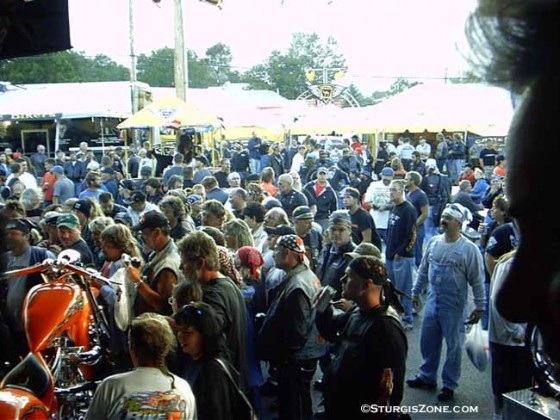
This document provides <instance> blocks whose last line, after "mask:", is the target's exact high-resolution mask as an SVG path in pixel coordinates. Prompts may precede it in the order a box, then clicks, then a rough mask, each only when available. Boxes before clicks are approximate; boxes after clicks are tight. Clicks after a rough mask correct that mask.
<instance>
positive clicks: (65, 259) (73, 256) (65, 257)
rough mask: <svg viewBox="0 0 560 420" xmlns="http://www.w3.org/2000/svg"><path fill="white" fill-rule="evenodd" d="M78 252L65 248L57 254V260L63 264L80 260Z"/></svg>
mask: <svg viewBox="0 0 560 420" xmlns="http://www.w3.org/2000/svg"><path fill="white" fill-rule="evenodd" d="M80 257H81V255H80V253H79V252H78V251H76V250H75V249H65V250H64V251H62V252H61V253H60V254H58V258H57V259H58V261H59V262H62V263H65V264H73V263H76V262H79V261H80Z"/></svg>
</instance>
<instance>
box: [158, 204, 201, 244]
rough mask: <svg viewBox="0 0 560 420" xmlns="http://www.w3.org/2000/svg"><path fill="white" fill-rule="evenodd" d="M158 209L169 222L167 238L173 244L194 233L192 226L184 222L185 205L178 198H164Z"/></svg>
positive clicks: (185, 215) (185, 214) (185, 216)
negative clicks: (170, 239)
mask: <svg viewBox="0 0 560 420" xmlns="http://www.w3.org/2000/svg"><path fill="white" fill-rule="evenodd" d="M159 208H160V209H161V211H162V212H163V214H164V215H165V217H166V218H167V220H168V221H169V226H170V227H171V232H170V234H169V236H171V238H172V239H173V240H174V241H175V242H177V241H178V240H179V239H181V238H182V237H183V236H185V235H187V234H188V233H190V232H193V231H194V228H193V226H192V225H190V224H188V223H186V221H185V219H186V218H187V212H186V211H185V205H184V204H183V202H182V201H181V199H180V198H179V197H174V196H172V195H168V196H166V197H164V198H163V200H161V202H160V203H159Z"/></svg>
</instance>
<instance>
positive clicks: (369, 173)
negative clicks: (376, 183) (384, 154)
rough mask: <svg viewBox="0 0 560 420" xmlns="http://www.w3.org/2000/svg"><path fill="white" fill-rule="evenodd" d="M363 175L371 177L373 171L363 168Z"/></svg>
mask: <svg viewBox="0 0 560 420" xmlns="http://www.w3.org/2000/svg"><path fill="white" fill-rule="evenodd" d="M361 174H362V175H365V176H371V171H370V170H369V169H367V168H363V169H362V172H361Z"/></svg>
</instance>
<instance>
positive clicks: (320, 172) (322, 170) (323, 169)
mask: <svg viewBox="0 0 560 420" xmlns="http://www.w3.org/2000/svg"><path fill="white" fill-rule="evenodd" d="M317 173H318V174H328V173H329V170H328V169H327V168H325V167H324V166H321V167H320V168H319V169H317Z"/></svg>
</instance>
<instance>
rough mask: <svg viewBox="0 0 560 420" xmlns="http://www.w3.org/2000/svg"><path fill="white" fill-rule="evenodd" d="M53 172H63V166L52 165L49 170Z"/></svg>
mask: <svg viewBox="0 0 560 420" xmlns="http://www.w3.org/2000/svg"><path fill="white" fill-rule="evenodd" d="M50 172H52V173H53V174H63V173H64V168H63V167H62V166H60V165H56V166H53V167H52V168H51V170H50Z"/></svg>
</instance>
